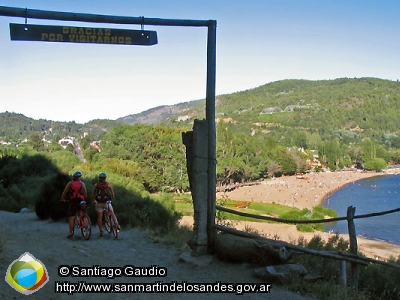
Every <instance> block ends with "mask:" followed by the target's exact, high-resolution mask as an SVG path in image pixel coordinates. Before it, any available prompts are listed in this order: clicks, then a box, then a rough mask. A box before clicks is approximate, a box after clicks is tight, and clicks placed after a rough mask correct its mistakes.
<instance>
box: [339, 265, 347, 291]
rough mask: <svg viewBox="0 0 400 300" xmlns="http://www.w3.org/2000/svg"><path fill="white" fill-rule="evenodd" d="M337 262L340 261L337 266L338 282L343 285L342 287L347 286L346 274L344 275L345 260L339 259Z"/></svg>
mask: <svg viewBox="0 0 400 300" xmlns="http://www.w3.org/2000/svg"><path fill="white" fill-rule="evenodd" d="M339 263H340V267H339V270H340V271H339V272H340V274H339V281H340V284H341V285H342V286H343V287H346V286H347V276H346V261H345V260H341V261H339Z"/></svg>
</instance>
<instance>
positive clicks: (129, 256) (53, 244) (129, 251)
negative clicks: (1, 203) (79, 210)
mask: <svg viewBox="0 0 400 300" xmlns="http://www.w3.org/2000/svg"><path fill="white" fill-rule="evenodd" d="M67 231H68V229H67V224H66V223H64V222H52V221H40V220H38V219H37V217H36V215H35V214H34V213H18V214H15V213H9V212H3V211H0V237H1V239H2V241H3V248H2V251H1V252H0V271H1V274H3V275H2V276H5V274H6V272H7V269H8V267H9V265H10V264H11V263H12V262H13V261H14V260H16V259H18V258H19V257H20V256H21V255H22V254H24V253H25V252H29V253H30V254H32V255H33V256H34V257H35V258H36V259H38V260H40V261H41V262H42V263H43V264H44V265H45V267H46V269H47V272H48V274H49V282H48V283H47V284H46V285H45V286H44V287H43V288H41V289H40V290H39V291H37V292H35V293H34V294H31V295H30V296H29V299H71V296H69V295H67V294H55V292H54V289H55V285H56V281H71V282H73V283H77V282H79V281H85V282H91V283H111V282H113V283H154V282H157V281H161V282H163V283H172V282H173V281H177V282H178V283H180V282H183V281H187V282H188V283H216V282H218V281H221V282H223V283H264V284H265V282H262V281H261V280H259V279H257V278H254V277H253V276H252V269H251V268H249V267H246V266H244V265H235V264H229V263H225V262H221V261H219V260H218V259H216V258H213V257H207V258H208V259H209V262H208V263H205V264H200V265H198V264H197V265H196V264H192V263H188V262H181V261H180V260H179V257H180V255H181V253H179V252H178V251H177V250H176V249H175V248H172V247H169V246H166V245H162V244H156V243H153V242H152V241H151V240H149V239H148V238H146V237H145V233H143V232H142V231H137V230H125V231H122V232H121V233H120V237H121V238H120V239H118V240H113V238H112V236H111V235H107V236H105V237H102V238H100V237H99V232H98V229H97V228H95V229H94V230H93V234H92V238H91V239H90V240H89V241H84V240H83V239H82V237H81V235H80V232H79V234H77V232H76V233H75V237H74V239H73V240H69V239H67V238H66V235H67ZM60 265H68V266H71V265H80V266H81V267H93V266H97V265H100V266H102V267H120V268H122V267H123V266H125V265H134V266H136V267H151V266H154V265H155V266H159V268H161V267H164V268H166V269H167V276H166V277H150V278H146V277H116V278H115V279H107V278H104V277H89V278H87V277H60V276H59V275H58V267H59V266H60ZM3 278H4V277H3ZM270 291H271V292H270V293H269V294H256V293H248V294H244V295H241V296H237V297H239V298H240V299H295V300H296V299H306V298H303V297H301V296H299V295H297V294H295V293H291V292H289V291H286V290H285V288H284V287H278V286H277V285H275V284H272V285H271V288H270ZM235 296H236V295H235V294H234V293H224V294H221V293H220V294H208V293H202V294H192V293H188V294H154V293H152V294H128V293H122V294H118V295H115V294H74V299H75V298H78V299H128V298H129V299H150V298H151V299H232V297H235ZM0 298H1V299H27V298H26V296H24V295H22V294H20V293H18V292H17V291H15V290H14V289H13V288H11V287H10V286H9V285H8V284H7V283H6V282H5V280H0Z"/></svg>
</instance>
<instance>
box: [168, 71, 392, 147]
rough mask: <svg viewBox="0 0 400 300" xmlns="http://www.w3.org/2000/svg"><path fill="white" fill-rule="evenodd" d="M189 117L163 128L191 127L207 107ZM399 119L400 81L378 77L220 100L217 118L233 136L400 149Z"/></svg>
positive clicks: (300, 84)
mask: <svg viewBox="0 0 400 300" xmlns="http://www.w3.org/2000/svg"><path fill="white" fill-rule="evenodd" d="M184 114H185V115H187V116H188V117H189V119H188V120H187V121H180V122H177V121H176V120H177V118H170V119H169V120H167V121H166V122H164V123H163V125H165V126H181V127H189V126H190V125H191V123H192V121H193V119H194V118H198V119H201V118H204V104H203V106H202V107H198V108H197V109H193V110H191V111H187V112H185V113H184ZM182 115H183V114H181V116H182ZM399 115H400V84H399V82H396V81H389V80H382V79H376V78H359V79H357V78H354V79H350V78H340V79H335V80H320V81H309V80H282V81H277V82H272V83H269V84H266V85H263V86H260V87H257V88H254V89H251V90H246V91H242V92H237V93H234V94H228V95H220V96H217V98H216V117H217V118H218V119H219V120H224V121H225V122H230V123H232V124H233V125H232V127H233V128H234V131H236V132H241V133H244V134H249V135H250V134H252V135H255V134H257V133H270V134H272V135H274V134H275V135H276V137H277V139H278V140H280V139H282V138H283V137H282V136H281V134H282V133H284V132H285V133H287V134H289V136H291V134H292V133H293V132H296V131H307V132H310V133H313V132H315V133H318V135H319V136H320V137H321V138H322V139H325V140H326V139H331V138H332V137H338V138H339V139H341V140H342V141H343V142H345V143H347V142H351V141H353V140H354V139H358V138H365V137H370V138H371V139H373V140H376V141H377V142H379V143H390V145H392V146H395V147H396V148H399V147H400V141H399V140H398V138H397V136H398V135H399V133H400V118H399V117H398V116H399ZM185 123H186V124H185ZM183 124H185V126H184V125H183ZM286 138H287V137H286ZM393 143H394V144H393Z"/></svg>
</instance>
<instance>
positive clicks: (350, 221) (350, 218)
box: [347, 206, 358, 292]
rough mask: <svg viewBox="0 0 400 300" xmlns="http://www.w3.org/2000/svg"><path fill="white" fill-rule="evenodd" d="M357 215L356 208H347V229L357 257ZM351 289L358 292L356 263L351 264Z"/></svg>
mask: <svg viewBox="0 0 400 300" xmlns="http://www.w3.org/2000/svg"><path fill="white" fill-rule="evenodd" d="M355 213H356V208H355V207H353V206H349V207H348V208H347V227H348V229H349V238H350V253H351V254H354V255H357V252H358V249H357V234H356V226H355V225H354V214H355ZM350 276H351V277H350V278H351V287H352V288H353V290H354V291H356V292H357V291H358V265H357V263H355V262H352V263H351V275H350Z"/></svg>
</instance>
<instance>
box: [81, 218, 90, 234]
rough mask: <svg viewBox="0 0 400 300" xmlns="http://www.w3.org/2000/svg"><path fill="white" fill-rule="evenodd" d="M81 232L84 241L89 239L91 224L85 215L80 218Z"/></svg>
mask: <svg viewBox="0 0 400 300" xmlns="http://www.w3.org/2000/svg"><path fill="white" fill-rule="evenodd" d="M81 225H82V227H81V232H82V236H83V238H84V239H85V240H88V239H90V236H91V235H92V222H91V221H90V218H89V216H88V215H87V214H84V215H83V216H82V217H81Z"/></svg>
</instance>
